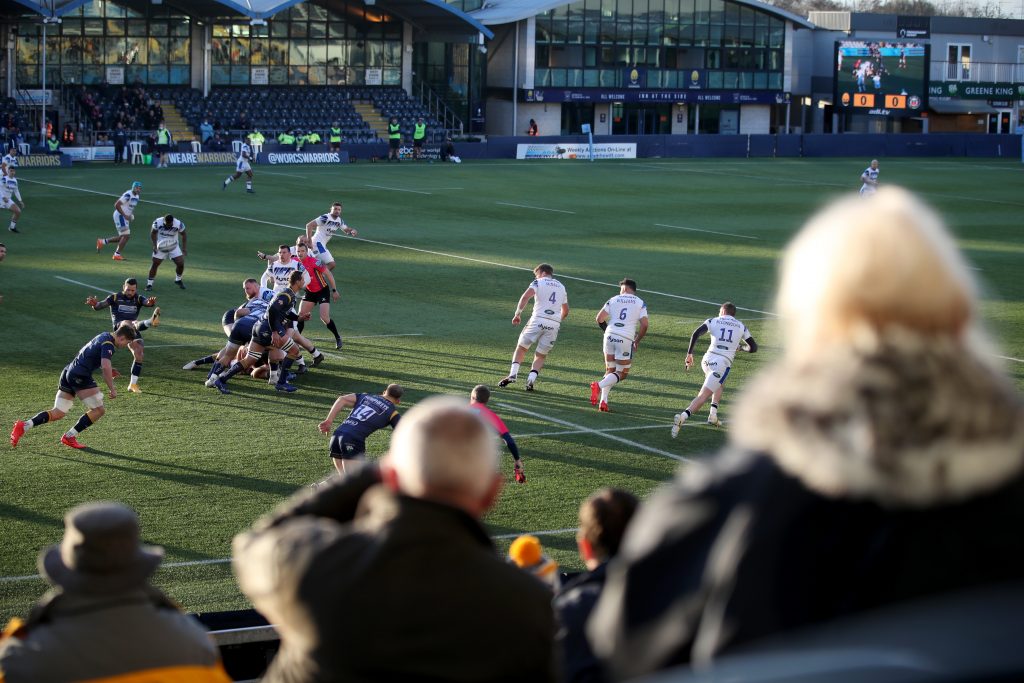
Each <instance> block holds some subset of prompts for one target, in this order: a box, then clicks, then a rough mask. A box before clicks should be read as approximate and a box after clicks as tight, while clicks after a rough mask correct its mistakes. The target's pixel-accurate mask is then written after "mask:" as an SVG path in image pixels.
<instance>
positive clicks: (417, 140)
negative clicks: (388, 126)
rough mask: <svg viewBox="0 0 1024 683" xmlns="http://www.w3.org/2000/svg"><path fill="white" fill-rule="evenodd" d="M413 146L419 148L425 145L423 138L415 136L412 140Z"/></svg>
mask: <svg viewBox="0 0 1024 683" xmlns="http://www.w3.org/2000/svg"><path fill="white" fill-rule="evenodd" d="M412 146H413V147H415V148H417V149H419V148H421V147H423V138H415V139H413V141H412Z"/></svg>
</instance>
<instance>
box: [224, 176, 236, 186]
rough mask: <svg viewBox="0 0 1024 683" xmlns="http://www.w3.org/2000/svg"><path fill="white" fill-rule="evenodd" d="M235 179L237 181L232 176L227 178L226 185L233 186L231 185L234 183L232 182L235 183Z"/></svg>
mask: <svg viewBox="0 0 1024 683" xmlns="http://www.w3.org/2000/svg"><path fill="white" fill-rule="evenodd" d="M234 179H235V177H234V176H230V175H229V176H228V178H227V180H225V181H224V184H225V185H230V184H231V183H232V182H233V181H234Z"/></svg>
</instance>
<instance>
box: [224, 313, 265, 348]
mask: <svg viewBox="0 0 1024 683" xmlns="http://www.w3.org/2000/svg"><path fill="white" fill-rule="evenodd" d="M257 322H258V321H257V320H255V319H254V318H249V317H245V318H240V319H238V320H236V321H235V326H234V327H232V328H231V334H230V335H228V341H229V342H231V343H232V344H236V345H237V346H242V345H244V344H248V343H249V341H250V340H252V339H254V337H253V328H254V327H256V323H257ZM256 343H257V344H261V345H262V346H268V344H262V342H259V341H257V342H256Z"/></svg>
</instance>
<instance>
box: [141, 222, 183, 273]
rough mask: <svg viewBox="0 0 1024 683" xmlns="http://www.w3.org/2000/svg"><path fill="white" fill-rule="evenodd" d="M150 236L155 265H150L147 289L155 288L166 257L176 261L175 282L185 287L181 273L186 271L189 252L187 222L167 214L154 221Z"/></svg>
mask: <svg viewBox="0 0 1024 683" xmlns="http://www.w3.org/2000/svg"><path fill="white" fill-rule="evenodd" d="M149 238H150V240H151V241H152V242H153V265H152V266H150V267H149V277H148V278H146V291H147V292H150V291H152V290H153V281H154V280H155V279H156V271H157V268H159V267H160V264H161V263H163V262H164V260H165V259H171V260H172V261H174V269H175V270H174V284H176V285H178V287H180V288H181V289H185V283H184V282H182V281H181V275H182V273H184V272H185V255H186V254H187V253H188V250H187V246H186V243H187V239H186V235H185V224H184V223H182V222H181V221H179V220H178V219H177V218H175V217H174V216H172V215H171V214H167V215H166V216H164V217H163V218H157V219H156V220H155V221H153V228H152V229H151V230H150V231H149Z"/></svg>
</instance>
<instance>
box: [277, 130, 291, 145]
mask: <svg viewBox="0 0 1024 683" xmlns="http://www.w3.org/2000/svg"><path fill="white" fill-rule="evenodd" d="M277 141H278V142H280V143H281V144H282V145H294V144H295V136H294V135H289V134H288V133H281V134H280V135H279V136H278V137H277Z"/></svg>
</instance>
